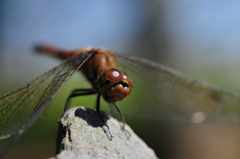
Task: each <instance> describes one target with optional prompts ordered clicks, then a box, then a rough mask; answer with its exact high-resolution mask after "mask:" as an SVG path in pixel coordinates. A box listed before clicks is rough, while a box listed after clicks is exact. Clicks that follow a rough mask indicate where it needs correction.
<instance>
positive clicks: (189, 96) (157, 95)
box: [116, 54, 240, 125]
mask: <svg viewBox="0 0 240 159" xmlns="http://www.w3.org/2000/svg"><path fill="white" fill-rule="evenodd" d="M116 58H117V60H118V63H119V65H120V66H121V68H122V70H123V71H125V72H127V73H128V74H129V75H131V77H132V78H133V87H134V88H133V89H132V93H131V94H130V96H129V98H131V99H133V100H132V102H127V103H126V104H125V103H124V104H123V105H122V108H123V109H126V110H125V111H124V114H126V115H127V114H128V112H129V111H130V110H131V111H132V112H134V114H131V116H132V115H136V114H137V116H140V117H142V118H144V119H152V120H153V121H159V120H161V121H166V122H174V123H197V122H199V123H200V122H203V121H210V122H214V123H215V122H218V123H228V124H229V123H230V124H233V125H240V111H239V107H240V96H239V95H238V94H234V93H231V92H228V91H225V90H222V89H220V88H217V87H214V86H211V85H208V84H206V83H203V82H199V81H196V80H193V79H191V78H189V77H187V76H185V75H183V74H181V73H180V72H177V71H175V70H173V69H171V68H168V67H166V66H163V65H161V64H158V63H154V62H152V61H149V60H146V59H143V58H139V57H135V56H130V55H124V54H117V55H116ZM126 101H128V99H127V100H126ZM129 101H130V99H129ZM125 107H128V108H125Z"/></svg>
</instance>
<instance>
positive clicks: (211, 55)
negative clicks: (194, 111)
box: [0, 0, 240, 158]
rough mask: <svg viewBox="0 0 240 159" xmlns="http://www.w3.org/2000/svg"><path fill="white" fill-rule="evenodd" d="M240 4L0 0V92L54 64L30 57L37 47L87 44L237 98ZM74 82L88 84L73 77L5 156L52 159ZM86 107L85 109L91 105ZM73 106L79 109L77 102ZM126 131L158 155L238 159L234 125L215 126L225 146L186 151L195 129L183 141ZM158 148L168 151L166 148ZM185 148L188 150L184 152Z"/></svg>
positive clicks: (221, 0) (233, 0) (239, 144)
mask: <svg viewBox="0 0 240 159" xmlns="http://www.w3.org/2000/svg"><path fill="white" fill-rule="evenodd" d="M239 6H240V1H237V0H229V1H224V0H218V1H217V0H212V1H207V0H201V1H200V0H197V1H188V0H181V1H175V0H170V1H167V0H161V1H160V0H159V1H148V0H132V1H129V0H121V1H110V0H102V1H82V0H79V1H59V0H58V1H57V0H41V1H40V0H25V1H18V0H1V1H0V94H1V95H3V94H5V93H7V92H10V91H11V90H13V89H15V88H17V87H20V86H21V85H23V84H26V83H27V82H29V81H31V80H32V79H34V78H36V77H37V76H39V75H41V74H42V73H44V72H46V71H48V70H49V69H51V68H52V67H54V66H56V65H57V64H58V63H59V61H58V60H55V59H54V58H49V57H47V56H43V55H38V54H34V52H33V47H34V45H35V44H37V43H39V42H46V43H49V44H53V45H55V46H59V47H61V48H64V49H70V50H71V49H76V48H79V47H87V46H93V47H100V48H107V49H110V50H112V51H119V52H123V53H127V54H133V55H136V56H140V57H144V58H146V59H150V60H153V61H156V62H159V63H162V64H164V65H167V66H169V67H171V68H174V69H176V70H178V71H180V72H183V73H184V74H187V75H188V76H190V77H192V78H194V79H197V80H200V81H205V82H207V83H210V84H213V85H216V86H218V87H221V88H223V89H227V90H230V91H233V92H236V93H240V85H239V80H240V71H239V59H240V53H239V51H240V45H239V43H240V11H239ZM79 82H81V84H82V83H84V84H85V83H86V84H87V82H86V81H85V80H84V78H82V76H81V75H74V77H73V78H71V79H70V80H69V82H68V83H67V84H66V85H65V86H64V87H63V89H62V90H61V91H60V92H59V93H58V94H57V96H56V98H55V99H54V100H53V101H52V103H51V106H50V107H48V109H47V111H46V112H45V113H44V114H43V115H42V116H41V117H40V118H39V120H38V121H37V122H36V123H35V124H34V125H33V126H32V127H31V128H29V129H28V130H27V131H26V132H25V133H24V134H23V135H22V137H21V138H20V140H19V141H18V142H17V143H16V144H15V145H14V147H13V149H12V150H11V151H9V153H8V154H7V156H6V158H16V157H18V158H47V157H51V156H54V154H55V137H56V134H57V126H58V125H57V119H58V117H59V116H60V115H61V114H62V110H63V103H64V102H65V99H66V97H67V95H68V94H69V93H70V91H71V90H72V89H74V88H76V87H77V86H76V85H78V83H79ZM77 88H78V87H77ZM94 99H95V98H94ZM80 101H81V100H80ZM86 103H87V104H86V105H91V103H92V102H89V101H86ZM89 103H90V104H89ZM93 103H95V102H93ZM74 104H75V105H83V106H85V103H84V102H83V101H81V103H80V104H79V102H76V103H73V105H74ZM92 108H94V104H92ZM102 109H103V110H106V109H107V108H102ZM125 110H126V111H127V109H125ZM133 127H136V128H135V129H134V131H136V133H137V134H139V135H140V137H142V138H143V140H144V141H145V142H146V143H147V144H148V145H149V146H150V147H152V148H153V149H154V150H155V152H156V154H157V155H158V157H160V158H176V156H177V157H178V158H207V157H209V158H215V157H216V156H213V155H216V152H221V151H224V152H226V153H225V155H226V156H227V158H230V156H231V155H232V156H233V157H234V156H238V157H239V156H240V154H239V152H238V151H239V148H240V137H239V135H238V134H239V132H240V131H239V128H238V127H236V128H234V130H225V128H222V127H220V128H217V129H214V131H215V132H216V133H218V132H223V131H224V132H225V131H228V133H229V135H228V136H227V137H226V135H223V136H221V135H220V134H219V137H220V138H224V141H218V142H215V141H214V142H211V143H208V142H206V143H204V142H202V141H203V140H200V139H198V140H194V142H195V143H198V142H201V145H200V146H199V144H198V146H192V144H193V143H192V142H185V143H186V144H185V146H182V143H183V140H186V141H187V139H186V137H189V135H190V138H191V137H192V138H194V139H196V138H195V137H193V136H191V135H192V134H194V132H198V131H199V130H198V129H194V130H193V129H192V128H191V130H187V131H186V130H184V133H183V134H185V135H184V136H177V135H176V134H174V135H172V136H171V138H165V140H164V141H163V140H158V141H157V142H158V143H154V140H155V137H158V135H164V133H167V134H168V135H169V132H172V131H181V130H179V129H178V130H175V128H171V129H173V130H172V131H165V132H164V133H162V134H156V133H154V128H155V126H152V127H153V129H151V130H148V131H145V133H147V134H145V135H144V134H143V132H144V131H143V132H141V124H139V125H137V126H136V125H134V126H133ZM204 127H205V128H206V127H208V125H207V126H206V125H204ZM181 129H183V128H181ZM223 129H224V130H223ZM235 129H236V130H235ZM208 130H209V129H208ZM211 130H212V129H210V130H209V131H204V133H205V134H204V133H203V134H201V135H203V136H204V135H206V136H207V138H205V139H206V141H209V140H211V139H213V138H212V137H213V136H214V135H212V134H211V133H210V132H211ZM229 131H230V132H229ZM186 132H188V133H189V132H191V133H190V134H188V133H186ZM208 133H210V134H211V135H212V136H211V135H209V134H208ZM165 135H166V134H165ZM170 135H171V134H170ZM232 136H234V137H236V138H232ZM168 137H169V136H168ZM168 139H169V140H168ZM155 141H156V140H155ZM165 143H169V144H171V145H173V146H165V145H164V144H165ZM221 143H225V144H226V145H227V147H228V148H229V147H231V148H229V149H231V150H225V148H226V147H225V148H223V149H224V150H223V149H218V148H216V149H215V147H216V146H217V145H220V144H221ZM207 146H209V147H211V148H213V150H212V151H210V150H206V149H204V151H203V150H202V151H197V149H200V148H199V147H201V148H202V147H207ZM190 148H191V149H190ZM235 150H236V151H235ZM237 150H238V151H237ZM190 151H191V152H195V153H191V154H189V152H190ZM203 152H204V153H203ZM170 154H171V155H170ZM191 155H192V156H191ZM205 155H206V156H205ZM226 156H225V157H226ZM221 157H224V156H223V155H221ZM216 158H217V157H216ZM218 158H219V157H218Z"/></svg>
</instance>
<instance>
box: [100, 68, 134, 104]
mask: <svg viewBox="0 0 240 159" xmlns="http://www.w3.org/2000/svg"><path fill="white" fill-rule="evenodd" d="M97 88H98V90H99V91H100V92H101V94H102V97H103V98H104V99H105V100H106V101H107V102H109V103H114V102H117V101H120V100H123V99H124V98H126V97H127V96H128V95H129V94H130V92H131V89H132V80H131V78H130V76H129V75H128V74H126V73H124V72H121V71H120V70H118V69H114V68H112V69H109V70H107V71H106V72H105V73H104V74H102V75H101V76H100V77H99V79H98V82H97Z"/></svg>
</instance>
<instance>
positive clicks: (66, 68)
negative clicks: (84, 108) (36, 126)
mask: <svg viewBox="0 0 240 159" xmlns="http://www.w3.org/2000/svg"><path fill="white" fill-rule="evenodd" d="M90 56H91V54H78V55H76V56H74V57H72V58H69V59H67V60H65V61H63V62H62V63H61V64H60V65H58V66H57V67H55V68H53V69H51V70H49V71H48V72H46V73H45V74H43V75H41V76H39V77H38V78H36V79H34V80H33V81H31V82H30V83H28V84H26V85H25V86H22V87H21V88H19V89H16V90H14V91H12V92H10V93H8V94H6V95H4V96H2V97H0V117H1V120H0V139H3V138H7V137H9V136H11V135H13V134H15V133H18V132H19V133H21V132H22V131H24V130H25V129H26V128H27V127H28V126H30V125H31V124H32V123H33V122H34V119H35V118H36V117H37V116H38V115H39V114H40V113H41V112H42V110H43V109H44V108H45V107H46V105H47V104H48V103H49V102H50V101H51V100H52V98H53V97H54V95H55V94H56V92H57V91H58V90H59V88H60V87H61V86H62V85H63V83H64V82H66V81H67V80H68V79H69V78H70V77H71V76H72V74H73V73H74V72H75V71H76V70H78V69H79V68H80V67H81V66H82V65H83V63H84V62H85V61H86V60H88V58H89V57H90Z"/></svg>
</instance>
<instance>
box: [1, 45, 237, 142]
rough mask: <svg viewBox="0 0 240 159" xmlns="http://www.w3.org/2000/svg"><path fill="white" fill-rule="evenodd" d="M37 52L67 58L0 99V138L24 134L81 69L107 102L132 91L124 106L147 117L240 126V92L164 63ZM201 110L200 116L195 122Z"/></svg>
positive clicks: (116, 56) (109, 54) (118, 56)
mask: <svg viewBox="0 0 240 159" xmlns="http://www.w3.org/2000/svg"><path fill="white" fill-rule="evenodd" d="M38 50H39V51H44V52H51V53H52V54H53V55H57V56H58V57H60V58H61V59H66V60H65V61H63V62H62V63H61V64H60V65H58V66H57V67H55V68H53V69H51V70H49V71H48V72H46V73H45V74H43V75H41V76H39V77H38V78H36V79H34V80H33V81H31V82H30V83H28V84H27V85H25V86H23V87H21V88H19V89H16V90H14V91H12V92H10V93H8V94H6V95H4V96H2V97H0V116H1V120H0V139H3V138H7V137H9V136H12V135H14V134H17V135H21V133H22V132H23V131H24V130H25V129H26V128H28V127H29V126H30V125H31V124H32V123H33V121H34V119H35V118H36V117H37V116H38V115H39V114H41V112H42V110H43V109H44V108H45V107H46V105H47V104H48V103H49V102H50V101H51V100H52V98H53V97H54V95H55V94H56V92H57V91H58V90H59V88H60V87H61V86H62V85H63V83H64V82H65V81H67V80H68V79H69V78H70V77H71V76H72V74H73V73H75V72H76V71H77V70H81V71H82V72H83V74H84V75H85V76H86V78H87V79H88V80H89V81H90V82H91V84H92V87H93V88H94V89H95V90H98V91H99V92H101V94H102V96H103V98H104V99H105V100H106V101H108V102H115V101H118V100H122V99H124V98H125V97H127V96H128V95H129V93H130V92H131V98H133V99H134V102H132V103H131V102H129V103H127V102H126V103H124V107H128V108H127V109H129V112H130V111H131V112H134V113H133V115H135V114H137V115H138V117H141V118H142V119H145V117H146V116H148V119H149V118H150V119H151V120H152V121H161V122H162V123H174V124H180V125H181V124H182V125H185V124H194V123H198V124H200V123H205V122H210V123H221V124H227V125H234V126H236V125H237V126H239V125H240V111H239V106H240V96H239V95H238V94H235V93H232V92H228V91H225V90H222V89H220V88H217V87H214V86H211V85H208V84H206V83H203V82H198V81H196V80H192V79H191V78H189V77H187V76H185V75H183V74H181V73H179V72H177V71H175V70H172V69H171V68H168V67H166V66H163V65H161V64H158V63H155V62H152V61H149V60H146V59H143V58H139V57H135V56H130V55H125V54H120V53H113V52H111V51H106V50H101V49H95V48H90V49H89V48H87V49H80V50H74V51H69V52H68V54H65V53H66V52H65V51H62V50H58V49H53V48H49V47H38ZM96 52H97V53H96ZM93 57H94V58H93ZM103 57H107V58H103ZM118 65H119V67H120V68H121V70H124V71H126V72H128V73H129V74H130V75H131V78H132V79H133V81H134V87H135V88H134V89H133V90H132V80H131V79H130V77H129V76H128V75H127V74H126V73H124V72H121V71H119V70H112V68H119V67H118ZM108 71H109V72H108ZM115 71H116V72H117V73H116V72H115ZM116 74H118V75H116ZM106 83H108V84H106ZM105 84H106V85H105ZM115 91H116V92H115ZM114 92H115V93H114ZM119 94H120V96H119ZM110 95H112V97H110ZM126 113H127V112H124V114H126ZM196 114H198V115H196ZM199 114H200V116H201V120H197V121H196V118H198V116H199ZM196 116H197V117H196ZM193 118H194V120H193ZM199 121H200V122H199ZM148 125H149V124H148ZM146 130H148V129H146ZM155 131H157V130H155ZM151 136H152V135H151ZM155 136H159V134H156V135H155Z"/></svg>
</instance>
